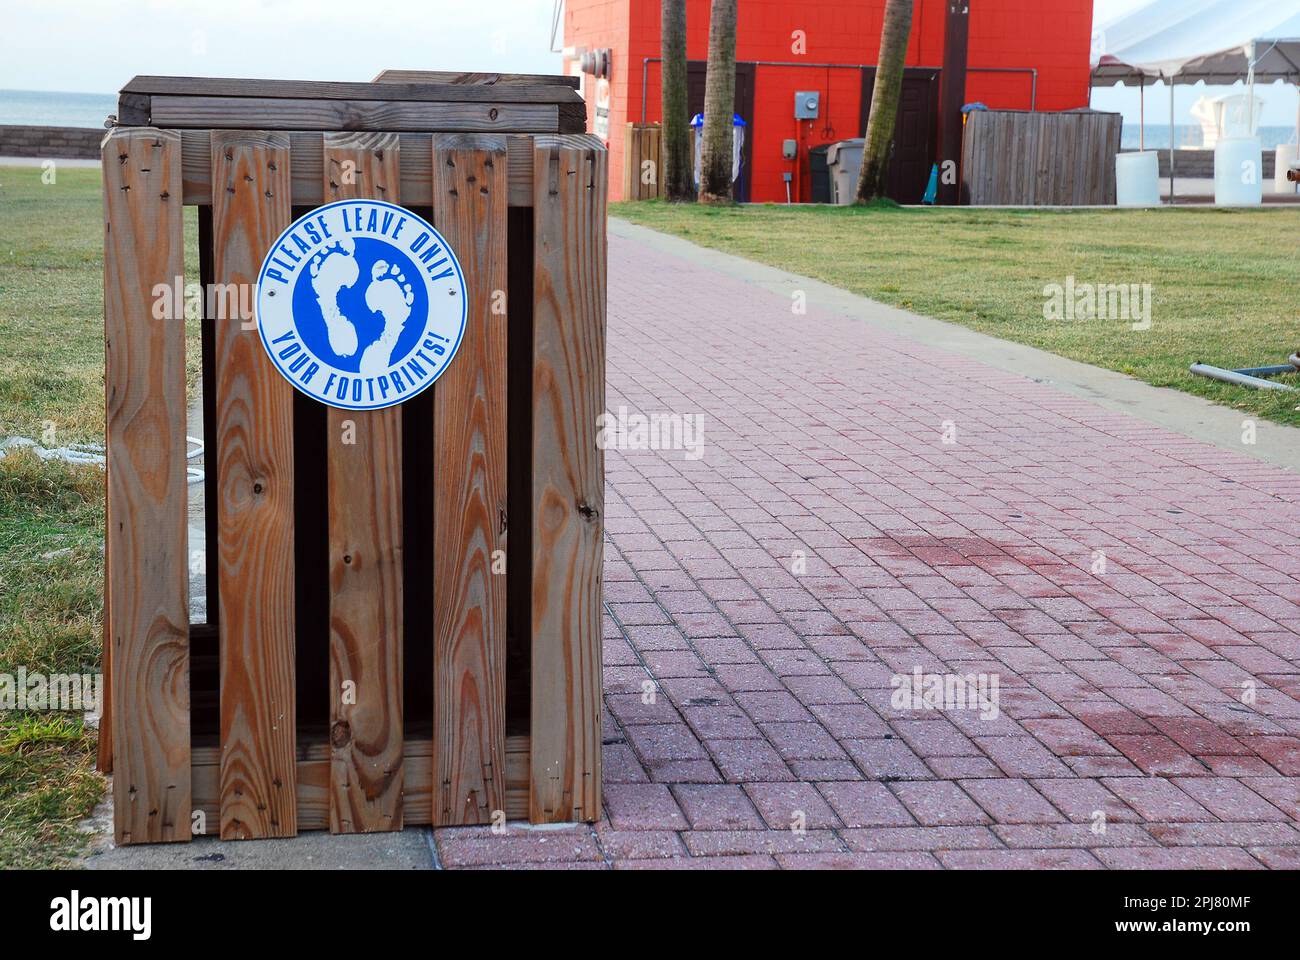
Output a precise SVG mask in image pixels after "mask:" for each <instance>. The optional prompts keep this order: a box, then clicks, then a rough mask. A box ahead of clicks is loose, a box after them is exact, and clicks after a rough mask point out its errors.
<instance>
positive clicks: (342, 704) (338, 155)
mask: <svg viewBox="0 0 1300 960" xmlns="http://www.w3.org/2000/svg"><path fill="white" fill-rule="evenodd" d="M399 150H400V145H399V140H398V137H397V135H396V134H347V133H329V134H326V135H325V143H324V151H325V162H324V184H323V189H324V190H325V199H326V201H327V202H333V201H335V200H355V199H383V200H388V201H390V202H392V203H396V202H398V196H399V191H398V186H399V182H400V171H399V163H400V159H399ZM346 164H351V167H347V166H345V165H346ZM345 170H350V171H353V172H354V173H355V176H347V175H345V173H344V171H345ZM328 430H329V436H328V438H327V443H328V449H329V454H328V461H329V466H328V471H329V532H330V742H331V744H332V745H333V754H332V768H331V774H330V830H331V831H333V832H334V833H371V832H375V831H383V830H400V829H401V828H402V823H403V811H402V791H403V782H404V773H403V765H402V590H403V584H402V486H401V484H402V410H401V407H400V406H397V407H389V408H388V409H386V410H339V409H336V408H334V407H331V408H330V410H329V425H328ZM349 435H350V437H351V439H352V440H354V441H355V442H347V441H348V439H349Z"/></svg>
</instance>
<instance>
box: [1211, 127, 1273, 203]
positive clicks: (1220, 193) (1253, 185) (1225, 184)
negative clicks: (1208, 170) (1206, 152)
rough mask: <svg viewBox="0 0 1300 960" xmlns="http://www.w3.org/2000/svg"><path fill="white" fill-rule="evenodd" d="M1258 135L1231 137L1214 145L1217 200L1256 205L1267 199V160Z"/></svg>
mask: <svg viewBox="0 0 1300 960" xmlns="http://www.w3.org/2000/svg"><path fill="white" fill-rule="evenodd" d="M1261 161H1262V155H1261V148H1260V145H1259V138H1258V137H1231V138H1229V139H1226V140H1220V141H1219V142H1218V143H1217V144H1216V145H1215V147H1214V202H1215V203H1216V204H1218V205H1219V206H1221V207H1253V206H1258V205H1259V204H1260V203H1262V202H1263V200H1264V185H1263V184H1262V183H1261V182H1260V181H1261V180H1262V179H1263V174H1264V170H1263V163H1262V162H1261Z"/></svg>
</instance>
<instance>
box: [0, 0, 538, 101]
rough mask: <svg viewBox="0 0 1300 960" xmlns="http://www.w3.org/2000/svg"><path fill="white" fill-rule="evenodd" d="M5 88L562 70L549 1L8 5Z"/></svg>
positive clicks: (59, 0) (155, 0)
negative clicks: (148, 79) (155, 78)
mask: <svg viewBox="0 0 1300 960" xmlns="http://www.w3.org/2000/svg"><path fill="white" fill-rule="evenodd" d="M4 6H5V16H4V19H5V24H4V29H3V32H0V88H8V89H15V90H59V91H69V92H76V93H83V92H84V93H115V92H116V91H117V90H118V89H119V88H120V87H121V86H122V85H123V84H124V83H126V81H127V80H129V79H130V78H131V77H132V76H135V75H136V74H155V75H175V76H210V77H274V78H282V79H293V80H371V79H373V78H374V76H375V74H377V73H379V71H381V70H384V69H386V68H396V69H437V70H473V71H483V70H499V71H502V72H510V73H557V72H559V69H560V57H559V55H558V54H554V53H550V52H549V47H550V38H551V14H552V10H553V6H554V4H553V0H477V2H465V0H454V2H453V0H373V2H364V0H363V2H357V0H12V2H6V3H5V5H4Z"/></svg>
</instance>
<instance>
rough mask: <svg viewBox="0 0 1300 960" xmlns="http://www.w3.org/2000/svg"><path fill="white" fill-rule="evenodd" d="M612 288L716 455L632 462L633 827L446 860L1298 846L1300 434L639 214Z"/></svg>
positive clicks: (925, 862)
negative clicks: (652, 229)
mask: <svg viewBox="0 0 1300 960" xmlns="http://www.w3.org/2000/svg"><path fill="white" fill-rule="evenodd" d="M793 291H802V292H803V293H804V294H805V295H806V299H807V305H808V309H807V312H806V313H802V314H801V313H796V312H794V310H792V303H794V302H795V300H794V298H792V296H791V294H792V292H793ZM609 302H610V314H609V349H608V367H609V384H608V403H607V407H608V409H609V411H610V412H612V413H615V414H617V413H618V412H619V410H620V408H626V412H627V413H628V414H647V415H649V414H671V415H679V416H683V417H699V418H701V419H700V421H698V422H699V424H700V425H702V441H703V446H702V454H703V455H702V457H700V458H698V459H693V458H692V457H693V454H692V453H691V451H689V450H681V449H676V450H643V449H614V450H610V451H609V452H608V453H607V461H606V468H607V493H606V531H607V544H606V564H605V600H606V611H607V612H606V617H605V623H604V638H605V655H604V662H605V701H606V707H607V711H606V716H605V728H604V741H605V769H604V786H605V804H606V811H605V812H606V817H605V818H604V819H603V820H602V821H601V822H600V823H599V824H597V825H595V827H588V826H580V827H572V828H568V829H562V830H536V829H528V828H526V827H524V826H522V825H519V826H516V825H511V827H510V829H509V830H508V831H507V832H506V833H505V834H504V835H494V834H492V833H491V832H490V831H489V830H488V829H486V828H482V829H480V828H458V829H440V830H436V831H433V832H432V839H433V849H434V850H435V851H436V865H438V866H442V867H484V866H493V865H501V864H509V865H518V866H556V867H560V866H563V867H577V868H596V869H602V868H609V867H644V866H649V867H752V868H772V867H778V866H781V867H843V866H859V867H900V868H938V867H1006V868H1013V867H1014V868H1038V867H1083V868H1088V867H1094V868H1095V867H1222V868H1238V867H1239V868H1258V867H1265V866H1271V867H1286V866H1290V867H1297V866H1300V828H1298V826H1297V824H1300V666H1297V661H1300V551H1297V550H1296V536H1295V532H1294V531H1296V530H1297V529H1300V505H1298V503H1297V501H1298V500H1300V474H1297V473H1296V472H1293V471H1292V470H1289V469H1286V468H1285V466H1283V465H1287V464H1289V465H1292V466H1295V465H1297V464H1298V463H1300V461H1298V460H1297V449H1300V444H1297V442H1296V437H1297V432H1296V431H1294V430H1289V429H1287V428H1283V427H1275V426H1271V425H1268V424H1262V423H1261V424H1260V428H1259V429H1260V432H1259V442H1258V444H1256V445H1255V447H1253V448H1246V447H1243V446H1241V444H1240V435H1241V416H1240V414H1239V413H1234V412H1233V411H1230V410H1225V409H1223V408H1218V407H1213V406H1211V405H1209V404H1206V403H1204V402H1203V401H1200V400H1197V399H1195V398H1191V397H1186V396H1183V395H1180V394H1173V393H1172V392H1171V391H1162V390H1157V389H1155V388H1151V387H1148V386H1146V385H1144V384H1140V383H1137V382H1136V381H1132V380H1129V379H1128V378H1125V377H1121V376H1120V375H1118V374H1110V373H1107V372H1105V371H1097V370H1095V369H1094V368H1089V367H1084V366H1083V365H1081V364H1073V363H1071V362H1070V361H1065V360H1061V359H1060V358H1055V357H1050V355H1046V354H1040V353H1039V352H1038V351H1032V350H1031V349H1030V348H1023V347H1018V346H1016V345H1014V344H1007V343H1004V342H1002V341H994V340H990V339H989V338H987V337H981V336H980V335H978V334H974V333H972V332H971V331H966V330H964V329H962V328H957V327H951V326H949V325H947V324H941V323H939V322H937V321H933V320H928V319H926V318H921V317H915V316H913V315H910V314H906V313H903V312H902V311H897V310H891V309H889V308H885V307H882V306H880V305H878V304H874V303H871V302H870V301H866V300H862V299H861V298H857V297H853V296H851V295H850V294H847V293H843V292H842V291H836V290H833V289H832V288H829V287H825V286H824V285H821V284H816V283H814V282H813V281H809V280H805V279H802V278H797V277H792V276H791V275H789V274H784V273H782V272H781V271H776V270H772V269H770V268H766V267H761V266H758V265H755V264H749V263H746V262H745V261H739V260H736V259H735V258H732V257H727V256H726V255H724V254H720V253H716V252H713V251H705V250H701V249H699V248H696V247H693V246H691V245H690V244H687V243H685V242H684V241H680V240H673V239H671V238H666V237H661V236H659V235H655V234H650V233H649V232H648V231H644V230H641V229H640V228H634V227H630V226H628V225H626V224H622V223H619V222H617V221H615V222H614V223H612V225H611V240H610V263H609ZM1026 364H1031V365H1029V366H1027V365H1026ZM1030 373H1032V374H1033V376H1034V377H1036V378H1037V380H1035V379H1031V378H1030V376H1028V375H1027V374H1030ZM695 423H696V421H686V422H685V425H686V426H688V427H689V426H692V425H694V424H695ZM677 425H678V426H682V425H683V423H682V422H680V421H679V422H678V424H677ZM918 674H919V675H920V676H921V678H922V686H923V690H933V689H934V688H933V686H930V685H928V684H930V683H931V682H932V678H938V681H939V683H940V685H942V684H943V683H944V681H945V680H946V681H947V690H946V694H947V697H946V699H943V700H941V701H940V702H939V703H938V704H937V708H933V709H932V708H930V707H929V706H928V705H927V703H928V702H927V701H926V700H925V699H924V698H921V697H918V698H917V699H916V700H915V701H913V700H912V699H911V698H906V699H904V698H901V697H900V695H899V690H900V684H902V687H901V689H903V690H910V689H911V685H910V679H908V678H912V677H914V676H916V675H918ZM900 678H903V679H900ZM955 678H972V679H973V680H975V681H977V682H978V683H982V684H983V686H979V687H978V689H979V691H980V693H981V694H982V696H981V697H979V698H976V699H975V700H974V702H971V701H970V700H967V699H965V698H962V697H959V696H958V695H959V694H961V693H963V692H964V688H963V687H962V686H961V685H960V684H958V682H957V681H956V679H955ZM905 680H907V681H908V682H904V681H905ZM995 682H996V693H994V688H993V686H992V684H993V683H995ZM408 833H409V834H412V835H413V838H412V843H413V842H414V840H416V839H419V838H420V837H421V836H422V832H420V831H408ZM363 839H369V838H363ZM299 842H302V843H304V844H310V843H311V841H310V840H306V841H304V840H302V838H300V841H289V842H288V843H289V844H293V843H299ZM376 842H378V843H381V844H386V845H387V846H385V847H384V848H383V849H392V847H393V846H394V843H395V842H396V843H397V845H399V846H400V845H404V844H405V842H406V841H405V839H403V840H398V841H394V840H393V839H382V840H379V841H376ZM225 846H231V845H225ZM245 846H246V845H238V847H237V849H238V850H241V851H242V850H243V849H244V847H245ZM247 846H258V845H256V844H253V845H247ZM276 846H277V848H280V849H284V850H289V849H291V848H290V847H289V846H283V847H281V842H277V843H276ZM205 849H206V848H205ZM222 849H224V847H223V848H222ZM267 849H270V848H269V847H268V848H267ZM130 852H131V853H133V852H134V851H130ZM197 852H198V851H192V854H193V853H197ZM124 853H127V851H110V852H109V853H108V854H105V855H104V856H105V857H108V858H110V859H109V861H108V862H107V863H105V864H104V865H111V864H112V862H113V861H112V860H111V858H113V857H116V856H121V855H123V854H124ZM192 854H191V855H192ZM397 859H400V857H398V858H397ZM433 863H434V858H433V857H432V856H431V857H430V858H429V862H428V863H426V864H424V865H432V864H433ZM134 865H147V864H144V863H139V862H137V863H136V864H134ZM281 865H287V864H281ZM376 865H378V864H376Z"/></svg>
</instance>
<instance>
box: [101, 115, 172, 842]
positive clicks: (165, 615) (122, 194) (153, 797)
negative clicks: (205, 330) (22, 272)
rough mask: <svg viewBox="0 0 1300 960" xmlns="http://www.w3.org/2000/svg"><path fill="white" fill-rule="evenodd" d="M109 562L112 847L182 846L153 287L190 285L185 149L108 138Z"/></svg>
mask: <svg viewBox="0 0 1300 960" xmlns="http://www.w3.org/2000/svg"><path fill="white" fill-rule="evenodd" d="M103 166H104V217H105V234H104V349H105V390H106V410H107V417H108V423H107V427H108V451H109V453H108V457H109V472H108V515H109V516H110V517H111V518H112V527H111V528H110V529H109V530H108V537H107V540H108V543H107V562H108V565H109V568H110V569H111V570H112V571H113V574H112V576H111V578H110V580H109V583H108V590H109V595H108V615H109V617H110V618H111V620H110V635H111V647H112V650H111V661H112V668H113V669H112V684H113V692H112V697H113V703H114V704H115V705H116V709H115V710H114V711H113V716H112V724H113V734H112V736H113V752H114V758H113V761H114V762H113V766H114V777H113V800H114V835H115V836H116V838H117V842H118V843H145V842H158V841H173V840H180V841H184V840H189V838H190V772H189V766H190V726H189V721H190V715H189V598H188V596H187V594H188V590H189V575H188V567H187V563H186V542H187V535H186V493H185V418H184V417H182V416H178V411H183V410H184V409H185V323H184V319H183V317H176V318H174V319H164V320H160V319H156V318H155V317H154V313H153V305H154V294H153V290H154V287H155V285H157V284H164V285H165V286H167V287H169V288H170V287H171V286H172V285H173V284H174V283H176V282H177V279H178V278H180V277H183V276H184V274H185V256H184V237H183V232H182V230H183V227H182V219H181V203H180V198H181V142H180V137H179V135H177V134H175V133H172V132H170V131H162V130H152V129H148V128H139V127H137V128H132V129H129V130H114V131H113V132H111V133H110V134H109V135H108V136H107V137H106V138H105V140H104V146H103Z"/></svg>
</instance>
